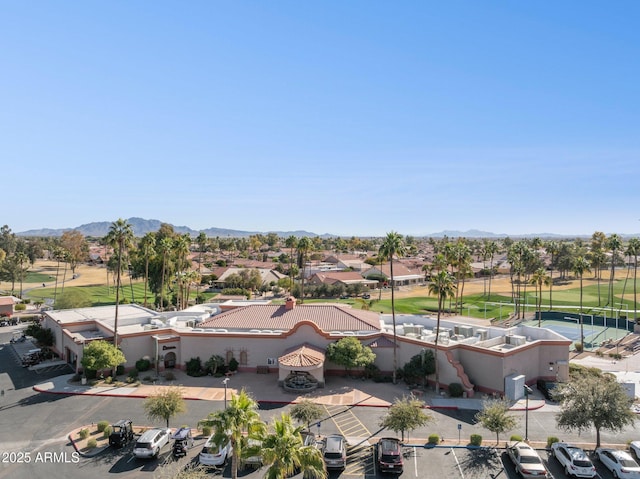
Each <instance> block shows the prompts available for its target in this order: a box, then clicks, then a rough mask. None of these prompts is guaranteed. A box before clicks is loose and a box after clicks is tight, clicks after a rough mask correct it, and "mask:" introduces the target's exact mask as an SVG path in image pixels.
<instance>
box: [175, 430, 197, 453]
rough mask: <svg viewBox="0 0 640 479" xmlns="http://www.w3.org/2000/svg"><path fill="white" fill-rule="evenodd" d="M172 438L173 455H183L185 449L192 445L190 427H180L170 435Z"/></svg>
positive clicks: (185, 451)
mask: <svg viewBox="0 0 640 479" xmlns="http://www.w3.org/2000/svg"><path fill="white" fill-rule="evenodd" d="M171 439H173V457H184V456H186V455H187V450H189V449H190V448H192V447H193V436H192V435H191V428H190V427H181V428H180V429H178V430H177V431H176V432H174V433H173V435H172V436H171Z"/></svg>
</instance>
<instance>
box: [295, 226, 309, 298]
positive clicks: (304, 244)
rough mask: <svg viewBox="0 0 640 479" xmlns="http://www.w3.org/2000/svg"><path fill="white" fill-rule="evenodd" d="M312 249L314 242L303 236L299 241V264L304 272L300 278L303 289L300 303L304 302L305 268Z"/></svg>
mask: <svg viewBox="0 0 640 479" xmlns="http://www.w3.org/2000/svg"><path fill="white" fill-rule="evenodd" d="M312 249H313V242H312V241H311V239H310V238H309V237H307V236H303V237H302V238H300V241H298V260H299V264H300V266H301V271H302V274H301V276H300V279H301V281H302V283H301V291H300V303H304V269H305V266H306V264H307V257H308V255H309V252H310V251H311V250H312Z"/></svg>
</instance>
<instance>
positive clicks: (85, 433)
mask: <svg viewBox="0 0 640 479" xmlns="http://www.w3.org/2000/svg"><path fill="white" fill-rule="evenodd" d="M78 435H79V436H80V439H86V438H88V437H89V430H88V429H86V428H85V429H80V432H79V433H78Z"/></svg>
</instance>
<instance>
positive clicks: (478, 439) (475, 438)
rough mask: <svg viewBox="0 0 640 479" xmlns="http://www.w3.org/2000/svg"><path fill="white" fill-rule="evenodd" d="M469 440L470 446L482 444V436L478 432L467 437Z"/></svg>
mask: <svg viewBox="0 0 640 479" xmlns="http://www.w3.org/2000/svg"><path fill="white" fill-rule="evenodd" d="M469 442H470V443H471V445H472V446H481V445H482V436H481V435H480V434H471V436H470V438H469Z"/></svg>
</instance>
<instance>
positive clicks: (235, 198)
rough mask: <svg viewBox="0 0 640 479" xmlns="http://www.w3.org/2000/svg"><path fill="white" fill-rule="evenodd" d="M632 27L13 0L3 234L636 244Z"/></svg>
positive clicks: (595, 13)
mask: <svg viewBox="0 0 640 479" xmlns="http://www.w3.org/2000/svg"><path fill="white" fill-rule="evenodd" d="M638 18H640V3H639V2H637V1H635V0H634V1H623V0H620V1H616V2H600V1H567V2H551V1H541V2H504V1H482V2H478V1H475V0H474V1H462V0H461V1H451V2H427V1H416V2H412V1H404V2H382V1H370V0H369V1H348V2H344V1H340V2H337V1H336V2H334V1H322V2H300V1H290V2H289V1H263V2H242V1H238V2H236V1H234V2H221V1H220V2H216V1H202V2H200V1H189V2H177V1H174V2H168V1H139V2H124V1H115V2H79V1H78V2H65V1H56V2H44V1H33V2H16V1H11V2H7V1H4V0H0V44H1V45H2V49H0V61H1V62H2V75H0V98H1V100H2V103H1V104H2V107H1V108H0V129H1V131H2V134H1V135H0V158H2V164H3V165H4V167H5V170H4V171H5V174H4V175H3V176H4V180H5V192H4V199H5V201H4V205H5V209H4V211H3V213H2V215H1V218H2V219H0V223H2V224H7V225H9V227H10V228H11V229H12V230H13V231H14V232H21V231H26V230H29V229H39V228H67V227H74V226H79V225H81V224H84V223H90V222H93V221H115V220H116V219H118V218H129V217H132V216H138V217H142V218H147V219H158V220H161V221H165V222H169V223H172V224H174V225H186V226H189V227H191V228H194V229H204V228H208V227H220V228H231V229H238V230H249V231H265V232H266V231H289V230H297V229H303V230H307V231H310V232H314V233H318V234H322V233H333V234H339V235H346V236H351V235H356V236H370V235H375V236H382V235H384V234H385V233H386V232H389V231H392V230H394V231H398V232H399V233H401V234H407V235H423V234H429V233H434V232H438V231H442V230H461V231H465V230H468V229H480V230H484V231H491V232H494V233H507V234H535V233H558V234H591V233H593V232H594V231H604V232H605V233H636V232H639V231H640V222H639V219H640V212H639V211H638V205H639V201H638V200H639V199H640V194H639V193H638V185H637V183H638V178H639V176H640V175H639V173H640V154H639V153H640V135H639V133H640V131H639V130H640V128H639V127H640V94H639V90H638V85H639V77H640V51H639V50H640V30H639V29H638V28H637V21H638Z"/></svg>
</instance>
